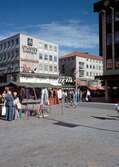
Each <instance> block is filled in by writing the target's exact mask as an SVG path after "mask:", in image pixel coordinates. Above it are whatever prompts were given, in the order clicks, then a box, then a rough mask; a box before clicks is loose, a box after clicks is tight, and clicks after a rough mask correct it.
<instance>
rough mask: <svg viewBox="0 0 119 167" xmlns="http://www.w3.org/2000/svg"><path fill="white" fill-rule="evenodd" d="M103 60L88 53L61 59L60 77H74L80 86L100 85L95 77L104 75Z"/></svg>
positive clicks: (75, 53)
mask: <svg viewBox="0 0 119 167" xmlns="http://www.w3.org/2000/svg"><path fill="white" fill-rule="evenodd" d="M102 60H103V58H102V57H100V56H94V55H90V54H88V53H81V52H73V53H70V54H67V55H64V56H63V57H61V58H60V59H59V69H60V75H63V76H72V77H74V79H77V80H79V81H80V84H81V82H82V84H86V85H92V84H98V83H97V82H98V81H97V80H95V76H98V75H102V74H103V61H102Z"/></svg>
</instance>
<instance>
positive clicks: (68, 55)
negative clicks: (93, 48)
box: [60, 51, 103, 60]
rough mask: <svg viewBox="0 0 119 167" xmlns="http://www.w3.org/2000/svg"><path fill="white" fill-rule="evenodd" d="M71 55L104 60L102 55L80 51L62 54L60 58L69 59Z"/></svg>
mask: <svg viewBox="0 0 119 167" xmlns="http://www.w3.org/2000/svg"><path fill="white" fill-rule="evenodd" d="M69 57H82V58H90V59H96V60H103V58H102V57H101V56H96V55H92V54H88V53H87V52H78V51H77V52H72V53H69V54H66V55H64V56H62V57H61V58H60V59H67V58H69Z"/></svg>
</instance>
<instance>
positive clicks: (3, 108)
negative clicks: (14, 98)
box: [2, 106, 6, 116]
mask: <svg viewBox="0 0 119 167" xmlns="http://www.w3.org/2000/svg"><path fill="white" fill-rule="evenodd" d="M4 115H6V107H5V106H2V116H4Z"/></svg>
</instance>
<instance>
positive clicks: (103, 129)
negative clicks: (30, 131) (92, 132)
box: [45, 118, 119, 133]
mask: <svg viewBox="0 0 119 167" xmlns="http://www.w3.org/2000/svg"><path fill="white" fill-rule="evenodd" d="M45 119H47V120H52V121H55V122H56V123H53V124H54V125H59V126H65V127H68V126H74V127H78V126H80V127H84V128H89V129H96V130H101V131H107V132H113V133H119V130H113V129H105V128H99V127H94V126H89V125H83V124H74V123H69V122H62V121H60V120H56V119H54V118H45Z"/></svg>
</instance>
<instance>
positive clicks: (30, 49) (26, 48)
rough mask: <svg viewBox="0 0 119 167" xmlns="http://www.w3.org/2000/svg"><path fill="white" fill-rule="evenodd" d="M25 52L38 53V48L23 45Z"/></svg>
mask: <svg viewBox="0 0 119 167" xmlns="http://www.w3.org/2000/svg"><path fill="white" fill-rule="evenodd" d="M22 48H23V52H25V53H30V54H37V48H34V47H31V46H25V45H23V46H22Z"/></svg>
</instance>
